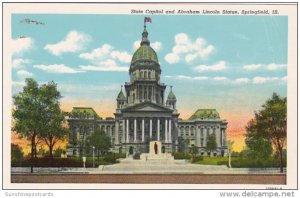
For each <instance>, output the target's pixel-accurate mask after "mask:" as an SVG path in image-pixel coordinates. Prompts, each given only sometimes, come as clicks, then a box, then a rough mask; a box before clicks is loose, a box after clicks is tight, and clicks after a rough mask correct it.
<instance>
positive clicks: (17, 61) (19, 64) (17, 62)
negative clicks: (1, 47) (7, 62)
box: [12, 58, 31, 69]
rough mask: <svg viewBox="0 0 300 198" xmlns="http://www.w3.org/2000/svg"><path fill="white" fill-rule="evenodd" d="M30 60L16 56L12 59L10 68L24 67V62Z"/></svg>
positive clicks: (26, 62)
mask: <svg viewBox="0 0 300 198" xmlns="http://www.w3.org/2000/svg"><path fill="white" fill-rule="evenodd" d="M30 62H31V61H30V60H29V59H22V58H17V59H13V60H12V68H14V69H21V68H23V67H24V65H25V64H28V63H30Z"/></svg>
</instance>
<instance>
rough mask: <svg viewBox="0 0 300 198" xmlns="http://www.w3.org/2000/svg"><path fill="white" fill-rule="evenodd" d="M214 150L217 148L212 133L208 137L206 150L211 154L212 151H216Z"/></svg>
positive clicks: (214, 136)
mask: <svg viewBox="0 0 300 198" xmlns="http://www.w3.org/2000/svg"><path fill="white" fill-rule="evenodd" d="M216 148H217V142H216V135H215V133H212V134H210V135H208V138H207V144H206V150H207V151H209V152H210V153H211V152H212V151H214V150H216Z"/></svg>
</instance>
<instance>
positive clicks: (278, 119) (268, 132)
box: [246, 93, 287, 172]
mask: <svg viewBox="0 0 300 198" xmlns="http://www.w3.org/2000/svg"><path fill="white" fill-rule="evenodd" d="M286 129H287V98H286V97H284V98H282V97H280V96H279V95H277V94H276V93H273V95H272V98H270V99H268V100H267V101H266V103H265V104H264V105H262V109H261V110H260V111H259V112H255V117H254V119H253V120H251V121H250V122H249V124H248V126H247V127H246V131H247V133H246V143H247V144H249V145H248V146H249V147H250V149H252V150H256V151H257V150H261V151H262V152H263V153H262V154H261V155H263V156H267V155H269V153H270V150H271V148H270V145H269V143H272V145H273V146H274V148H275V149H276V152H277V153H278V158H279V162H280V172H283V149H284V148H285V146H286ZM262 149H264V151H263V150H262Z"/></svg>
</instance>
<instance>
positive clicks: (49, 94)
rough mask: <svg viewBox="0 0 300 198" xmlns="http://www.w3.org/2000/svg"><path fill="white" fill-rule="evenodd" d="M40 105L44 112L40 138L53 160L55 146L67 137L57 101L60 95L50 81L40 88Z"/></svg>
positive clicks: (63, 118) (62, 114)
mask: <svg viewBox="0 0 300 198" xmlns="http://www.w3.org/2000/svg"><path fill="white" fill-rule="evenodd" d="M40 95H41V104H42V105H43V108H44V111H43V112H42V113H43V114H42V115H41V118H40V119H41V120H42V122H43V125H44V128H43V129H42V131H41V134H40V136H41V138H42V139H43V141H44V142H45V143H46V145H47V146H48V148H49V156H50V158H53V148H54V146H55V144H56V143H57V142H59V141H61V140H63V139H64V138H65V137H66V135H67V132H68V131H67V128H65V127H64V125H63V124H64V122H65V114H64V113H63V112H62V111H61V109H60V103H59V99H60V98H61V95H60V93H59V91H58V90H57V86H56V84H55V83H54V82H53V81H51V82H49V83H48V84H44V85H42V86H41V87H40Z"/></svg>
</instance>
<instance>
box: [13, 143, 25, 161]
mask: <svg viewBox="0 0 300 198" xmlns="http://www.w3.org/2000/svg"><path fill="white" fill-rule="evenodd" d="M23 156H24V153H23V151H22V149H21V148H20V147H19V146H18V145H16V144H11V162H12V163H14V162H20V161H22V160H23Z"/></svg>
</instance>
